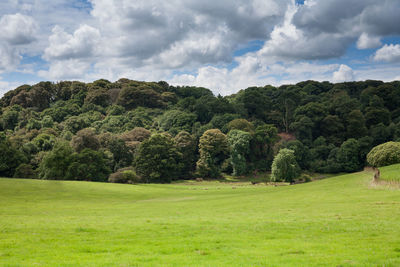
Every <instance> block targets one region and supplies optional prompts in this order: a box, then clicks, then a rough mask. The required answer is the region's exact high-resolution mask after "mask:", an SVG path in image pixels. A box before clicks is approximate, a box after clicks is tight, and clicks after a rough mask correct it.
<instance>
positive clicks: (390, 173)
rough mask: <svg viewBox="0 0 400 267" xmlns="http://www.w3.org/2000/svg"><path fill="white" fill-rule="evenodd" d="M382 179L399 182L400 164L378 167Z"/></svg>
mask: <svg viewBox="0 0 400 267" xmlns="http://www.w3.org/2000/svg"><path fill="white" fill-rule="evenodd" d="M379 170H380V172H381V178H380V179H382V180H385V181H389V182H400V164H395V165H390V166H386V167H382V168H379Z"/></svg>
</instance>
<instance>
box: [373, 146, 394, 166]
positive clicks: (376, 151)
mask: <svg viewBox="0 0 400 267" xmlns="http://www.w3.org/2000/svg"><path fill="white" fill-rule="evenodd" d="M367 162H368V164H370V165H371V166H374V167H382V166H388V165H392V164H396V163H400V142H387V143H384V144H381V145H378V146H376V147H374V148H372V150H371V151H370V152H369V153H368V155H367Z"/></svg>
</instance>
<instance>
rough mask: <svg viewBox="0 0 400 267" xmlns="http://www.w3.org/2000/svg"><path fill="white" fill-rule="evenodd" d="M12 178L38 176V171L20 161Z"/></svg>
mask: <svg viewBox="0 0 400 267" xmlns="http://www.w3.org/2000/svg"><path fill="white" fill-rule="evenodd" d="M14 178H31V179H33V178H38V173H37V171H35V170H34V169H33V168H32V165H30V164H26V163H22V164H20V165H19V166H18V167H17V168H16V169H15V173H14Z"/></svg>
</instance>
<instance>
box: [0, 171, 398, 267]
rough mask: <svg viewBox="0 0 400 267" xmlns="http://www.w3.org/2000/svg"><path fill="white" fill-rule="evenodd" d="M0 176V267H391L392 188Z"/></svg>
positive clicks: (364, 180) (354, 178)
mask: <svg viewBox="0 0 400 267" xmlns="http://www.w3.org/2000/svg"><path fill="white" fill-rule="evenodd" d="M372 176H373V174H372V172H361V173H356V174H350V175H343V176H338V177H334V178H329V179H325V180H320V181H316V182H312V183H308V184H300V185H293V186H281V187H272V186H268V187H267V186H261V185H250V184H248V185H244V184H237V185H236V184H233V183H231V184H222V183H218V182H201V183H196V182H193V183H181V184H171V185H153V184H150V185H119V184H104V183H87V182H70V181H68V182H64V181H43V180H16V179H0V266H317V265H318V266H400V223H399V222H400V190H387V189H383V188H379V187H371V186H370V181H371V179H372Z"/></svg>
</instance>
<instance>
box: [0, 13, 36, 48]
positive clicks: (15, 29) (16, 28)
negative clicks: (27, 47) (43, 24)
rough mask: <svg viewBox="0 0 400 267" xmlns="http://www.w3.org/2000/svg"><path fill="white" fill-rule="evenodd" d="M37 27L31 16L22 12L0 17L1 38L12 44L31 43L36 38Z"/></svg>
mask: <svg viewBox="0 0 400 267" xmlns="http://www.w3.org/2000/svg"><path fill="white" fill-rule="evenodd" d="M37 28H38V25H37V23H36V22H35V20H34V19H33V18H32V17H30V16H25V15H22V14H20V13H16V14H8V15H4V16H2V17H1V19H0V29H1V31H0V38H1V40H3V41H6V42H7V43H9V44H10V45H22V44H29V43H31V42H32V41H34V40H35V34H36V31H37Z"/></svg>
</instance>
